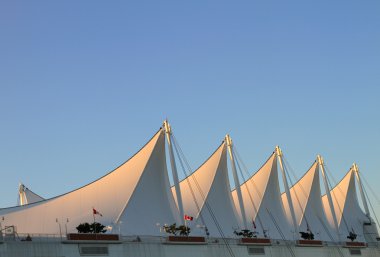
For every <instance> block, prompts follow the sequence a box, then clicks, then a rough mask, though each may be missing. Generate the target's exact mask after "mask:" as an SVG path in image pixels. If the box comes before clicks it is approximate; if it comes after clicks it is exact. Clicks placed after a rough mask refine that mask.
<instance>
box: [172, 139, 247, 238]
mask: <svg viewBox="0 0 380 257" xmlns="http://www.w3.org/2000/svg"><path fill="white" fill-rule="evenodd" d="M197 184H198V185H197ZM180 189H181V194H182V199H183V207H184V212H185V214H186V215H189V216H192V217H194V221H193V222H190V223H189V224H188V225H189V226H190V227H191V228H192V232H191V233H192V234H197V233H200V234H204V231H202V227H201V229H197V228H196V226H195V225H196V224H197V225H201V226H207V228H208V230H209V233H210V235H211V236H219V237H220V236H221V235H220V233H219V231H218V229H217V225H216V223H215V221H214V219H213V217H212V216H214V218H215V219H216V221H217V223H218V225H219V226H220V227H221V230H222V232H223V233H224V235H225V236H233V231H234V229H236V228H238V227H239V226H240V222H239V221H238V217H237V213H236V210H235V207H234V204H233V201H232V197H231V188H230V184H229V180H228V169H227V155H226V144H225V143H223V144H222V145H221V146H220V147H219V148H218V149H217V150H216V151H215V152H214V153H213V154H212V155H211V157H210V158H209V159H208V160H207V161H206V162H205V163H203V165H201V166H200V167H199V168H198V169H197V170H196V171H195V172H193V173H192V174H191V175H190V176H188V177H187V178H185V179H184V180H182V181H181V182H180ZM172 193H173V194H174V195H176V192H175V188H174V187H172ZM175 199H176V198H175ZM207 205H208V207H209V208H208V207H207ZM210 211H211V212H210Z"/></svg>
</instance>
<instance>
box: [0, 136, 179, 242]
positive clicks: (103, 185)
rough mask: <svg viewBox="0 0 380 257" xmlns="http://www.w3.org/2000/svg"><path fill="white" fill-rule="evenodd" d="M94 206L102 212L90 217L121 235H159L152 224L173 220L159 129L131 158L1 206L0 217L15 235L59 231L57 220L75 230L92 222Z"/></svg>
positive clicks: (175, 215) (163, 147) (171, 200)
mask: <svg viewBox="0 0 380 257" xmlns="http://www.w3.org/2000/svg"><path fill="white" fill-rule="evenodd" d="M93 208H95V209H96V210H97V211H98V212H100V213H101V214H102V216H100V215H96V216H95V217H96V221H98V222H100V223H102V224H104V225H111V226H113V227H114V228H116V229H117V230H118V229H120V232H121V233H122V234H141V235H143V234H149V235H154V234H159V229H158V228H157V227H156V223H174V222H175V221H176V220H178V214H177V210H176V208H175V203H174V199H173V197H172V195H171V194H170V187H169V180H168V177H167V171H166V157H165V138H164V132H163V131H162V130H161V129H160V130H159V131H158V132H157V133H156V134H155V135H154V136H153V138H152V139H151V140H150V141H149V142H148V143H147V144H146V145H145V146H144V147H143V148H142V149H141V150H140V151H139V152H138V153H136V154H135V155H134V156H133V157H132V158H131V159H129V160H128V161H127V162H125V163H124V164H122V165H121V166H119V167H118V168H116V169H115V170H114V171H112V172H110V173H108V174H107V175H105V176H104V177H102V178H100V179H98V180H96V181H94V182H92V183H90V184H88V185H86V186H83V187H81V188H79V189H77V190H74V191H72V192H69V193H67V194H64V195H61V196H58V197H55V198H51V199H47V200H44V201H40V202H37V203H33V204H28V205H23V206H18V207H13V208H6V209H1V210H0V216H2V217H4V221H3V222H2V225H3V226H12V225H14V226H16V227H17V231H18V233H36V234H37V233H42V234H58V233H60V224H62V225H63V224H65V225H66V226H67V229H68V232H76V230H75V228H76V227H77V226H78V225H79V224H80V223H83V222H89V223H91V222H92V221H93ZM67 221H68V222H67ZM115 222H117V223H118V224H113V223H115ZM66 226H65V227H66ZM118 227H119V228H118Z"/></svg>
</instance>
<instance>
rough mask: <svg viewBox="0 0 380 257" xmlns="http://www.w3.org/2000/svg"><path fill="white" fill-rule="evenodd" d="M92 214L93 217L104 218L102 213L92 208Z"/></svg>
mask: <svg viewBox="0 0 380 257" xmlns="http://www.w3.org/2000/svg"><path fill="white" fill-rule="evenodd" d="M92 214H93V215H96V214H97V215H100V217H103V215H102V214H101V213H100V212H98V211H97V210H95V208H92Z"/></svg>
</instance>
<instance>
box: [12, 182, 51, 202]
mask: <svg viewBox="0 0 380 257" xmlns="http://www.w3.org/2000/svg"><path fill="white" fill-rule="evenodd" d="M18 192H19V199H18V205H25V204H30V203H36V202H39V201H42V200H45V199H44V198H43V197H41V196H39V195H38V194H36V193H34V192H33V191H32V190H30V189H29V188H27V187H26V186H25V185H24V184H22V183H20V185H19V187H18Z"/></svg>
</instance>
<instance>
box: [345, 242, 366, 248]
mask: <svg viewBox="0 0 380 257" xmlns="http://www.w3.org/2000/svg"><path fill="white" fill-rule="evenodd" d="M346 247H358V248H364V247H367V243H364V242H346Z"/></svg>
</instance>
